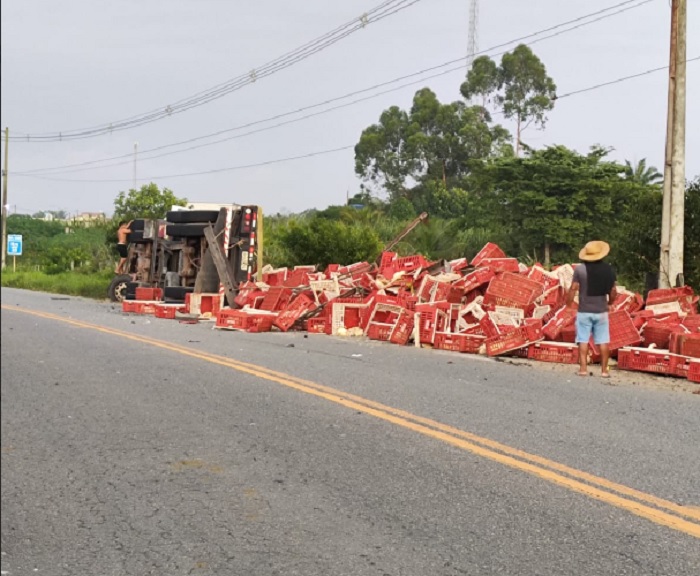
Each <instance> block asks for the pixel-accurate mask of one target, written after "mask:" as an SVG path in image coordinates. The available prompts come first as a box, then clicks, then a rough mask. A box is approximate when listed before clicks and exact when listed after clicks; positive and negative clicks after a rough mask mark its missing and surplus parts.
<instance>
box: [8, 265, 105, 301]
mask: <svg viewBox="0 0 700 576" xmlns="http://www.w3.org/2000/svg"><path fill="white" fill-rule="evenodd" d="M113 277H114V274H113V272H112V271H110V270H105V271H102V272H96V273H93V274H84V273H81V272H62V273H61V274H45V273H44V272H36V271H17V272H12V271H8V270H5V271H4V272H3V273H2V277H1V278H2V286H4V287H8V288H23V289H25V290H34V291H37V292H51V293H53V294H67V295H70V296H83V297H85V298H94V299H98V300H104V299H105V298H107V288H108V287H109V283H110V282H111V280H112V278H113Z"/></svg>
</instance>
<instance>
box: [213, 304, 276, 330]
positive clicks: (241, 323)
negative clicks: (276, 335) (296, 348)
mask: <svg viewBox="0 0 700 576" xmlns="http://www.w3.org/2000/svg"><path fill="white" fill-rule="evenodd" d="M275 317H276V314H265V313H260V312H253V311H245V310H231V309H229V308H224V309H222V310H219V312H218V314H217V315H216V324H215V327H216V328H223V329H228V330H245V331H249V332H269V331H270V330H271V329H272V324H273V322H274V321H275Z"/></svg>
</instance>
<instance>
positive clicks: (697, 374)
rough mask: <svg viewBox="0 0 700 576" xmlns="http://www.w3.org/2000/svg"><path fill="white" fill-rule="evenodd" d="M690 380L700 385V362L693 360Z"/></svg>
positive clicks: (689, 375)
mask: <svg viewBox="0 0 700 576" xmlns="http://www.w3.org/2000/svg"><path fill="white" fill-rule="evenodd" d="M687 378H688V380H690V381H691V382H696V383H698V384H700V360H691V361H690V366H689V367H688V375H687Z"/></svg>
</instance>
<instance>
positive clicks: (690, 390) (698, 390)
mask: <svg viewBox="0 0 700 576" xmlns="http://www.w3.org/2000/svg"><path fill="white" fill-rule="evenodd" d="M503 360H504V361H506V362H509V363H510V364H514V365H519V366H529V367H531V368H533V369H535V370H542V371H545V372H556V373H561V374H563V375H567V376H571V377H572V378H584V377H583V376H577V374H576V373H577V372H578V365H574V364H556V363H554V362H534V361H532V360H525V359H520V358H507V359H506V358H504V359H503ZM588 373H589V376H588V377H589V378H591V379H595V380H597V381H598V382H600V384H601V385H602V386H638V387H640V388H649V389H654V390H670V391H672V392H684V393H687V394H698V395H700V384H696V383H695V382H690V381H688V380H686V379H685V378H676V377H675V376H663V375H657V374H652V373H648V372H632V371H629V370H618V368H617V362H616V361H615V360H614V359H611V360H610V378H608V379H603V378H601V377H600V365H599V364H592V365H591V366H589V367H588Z"/></svg>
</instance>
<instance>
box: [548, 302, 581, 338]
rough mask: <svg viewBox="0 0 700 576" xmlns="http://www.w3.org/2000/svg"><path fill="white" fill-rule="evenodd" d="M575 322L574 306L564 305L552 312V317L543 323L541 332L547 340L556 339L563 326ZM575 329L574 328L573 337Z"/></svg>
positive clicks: (565, 326)
mask: <svg viewBox="0 0 700 576" xmlns="http://www.w3.org/2000/svg"><path fill="white" fill-rule="evenodd" d="M574 322H576V308H570V307H564V308H560V309H559V310H557V311H556V312H555V313H554V316H553V317H552V319H551V320H550V321H549V322H547V324H545V326H544V328H543V329H542V332H543V333H544V335H545V337H546V338H548V339H549V340H556V339H557V338H559V336H560V335H561V333H562V331H563V330H564V329H565V328H568V327H569V326H571V325H573V324H574ZM575 335H576V329H574V339H575Z"/></svg>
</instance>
